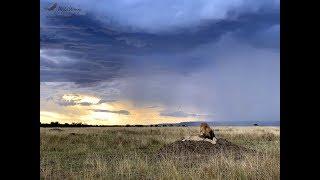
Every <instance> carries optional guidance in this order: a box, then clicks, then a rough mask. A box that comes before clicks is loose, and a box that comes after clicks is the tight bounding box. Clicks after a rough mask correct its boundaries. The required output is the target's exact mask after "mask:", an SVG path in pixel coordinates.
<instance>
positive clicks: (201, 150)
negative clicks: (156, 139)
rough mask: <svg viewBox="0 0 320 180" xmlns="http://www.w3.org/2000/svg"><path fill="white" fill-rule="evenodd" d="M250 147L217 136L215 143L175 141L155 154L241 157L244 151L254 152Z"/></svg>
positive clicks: (159, 155) (164, 155) (161, 155)
mask: <svg viewBox="0 0 320 180" xmlns="http://www.w3.org/2000/svg"><path fill="white" fill-rule="evenodd" d="M254 152H255V151H254V150H252V149H248V148H245V147H242V146H238V145H236V144H233V143H231V142H229V141H227V140H225V139H222V138H218V139H217V142H216V144H212V143H210V142H207V141H190V140H188V141H181V140H179V141H175V142H173V143H171V144H168V145H166V146H164V147H162V148H161V149H160V150H159V151H158V153H157V155H158V157H173V156H175V157H181V156H190V155H198V156H199V155H200V156H201V155H205V156H213V155H219V154H223V155H227V156H228V155H235V157H236V158H241V157H242V155H243V154H244V153H254Z"/></svg>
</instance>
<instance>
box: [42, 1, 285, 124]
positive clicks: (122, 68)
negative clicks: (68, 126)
mask: <svg viewBox="0 0 320 180" xmlns="http://www.w3.org/2000/svg"><path fill="white" fill-rule="evenodd" d="M56 2H57V5H58V6H71V7H75V8H79V9H81V11H83V12H84V14H81V15H76V16H73V17H64V16H53V17H48V16H47V13H48V12H46V10H45V9H44V8H45V7H47V6H48V5H49V4H50V3H49V1H44V0H42V1H41V20H40V74H41V84H40V86H41V102H43V103H42V105H41V109H42V110H43V111H45V112H46V113H44V114H46V116H48V113H47V112H49V109H50V112H51V111H52V112H55V113H62V114H63V113H67V111H66V109H71V108H75V107H78V108H84V107H87V108H89V109H96V110H94V111H95V113H98V114H99V112H100V114H103V112H105V114H106V113H111V114H112V113H113V114H117V113H118V114H121V115H125V116H128V117H131V116H132V117H133V116H135V114H143V113H144V112H143V113H142V111H143V110H145V111H146V113H147V112H149V114H148V113H147V114H148V115H150V116H151V115H152V116H155V115H157V117H158V118H165V117H167V118H171V117H172V118H173V117H176V118H180V120H181V121H183V120H184V118H192V119H203V120H213V119H219V120H252V119H257V120H279V118H280V62H279V61H280V58H279V57H280V55H279V54H280V53H279V41H280V40H279V30H280V26H279V1H270V0H262V1H253V0H233V1H212V0H199V1H178V0H163V1H156V2H155V1H149V0H133V1H132V0H131V1H128V0H110V1H95V3H93V2H92V1H84V0H80V1H56ZM70 94H73V95H79V96H80V95H81V96H88V97H98V98H99V101H95V100H94V99H90V98H89V100H88V99H87V101H84V100H79V99H77V98H79V97H74V99H72V98H71V99H68V100H66V99H63V98H62V97H63V96H64V95H70ZM122 102H130V103H131V104H132V107H131V106H130V107H131V108H133V107H134V108H138V109H139V110H137V109H136V111H139V113H137V112H133V111H131V110H130V109H128V108H126V107H124V106H121V107H117V108H115V109H108V108H105V109H100V108H98V107H95V108H92V107H91V106H99V105H101V104H112V103H122ZM50 103H51V104H50ZM53 104H55V105H53ZM56 105H57V107H56ZM80 106H81V107H80ZM141 109H143V110H141ZM98 111H99V112H98ZM151 111H152V113H150V112H151ZM86 113H89V112H87V111H86ZM49 114H50V113H49ZM75 114H76V111H74V112H72V117H74V116H75ZM51 115H52V114H51ZM73 115H74V116H73ZM61 117H62V116H61ZM63 117H64V116H63ZM97 118H101V117H100V115H97V116H95V119H97ZM135 118H141V119H145V118H143V117H141V116H140V115H139V116H135ZM151 119H152V118H151ZM161 120H163V121H165V120H164V119H161ZM171 120H172V119H171ZM175 120H177V119H175ZM152 121H154V118H153V120H152ZM150 123H152V122H150Z"/></svg>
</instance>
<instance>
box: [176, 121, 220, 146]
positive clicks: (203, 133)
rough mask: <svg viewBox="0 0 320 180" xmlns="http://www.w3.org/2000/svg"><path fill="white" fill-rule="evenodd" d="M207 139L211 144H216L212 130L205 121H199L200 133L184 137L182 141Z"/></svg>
mask: <svg viewBox="0 0 320 180" xmlns="http://www.w3.org/2000/svg"><path fill="white" fill-rule="evenodd" d="M187 140H188V141H208V142H210V143H212V144H216V141H217V139H216V137H215V134H214V132H213V130H212V129H211V128H210V126H209V125H208V124H207V123H201V125H200V135H196V136H188V137H187V138H184V139H183V140H182V141H187Z"/></svg>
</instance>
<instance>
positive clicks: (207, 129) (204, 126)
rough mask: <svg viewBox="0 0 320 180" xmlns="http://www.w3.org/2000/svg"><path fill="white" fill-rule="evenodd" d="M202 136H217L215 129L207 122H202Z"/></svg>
mask: <svg viewBox="0 0 320 180" xmlns="http://www.w3.org/2000/svg"><path fill="white" fill-rule="evenodd" d="M200 137H202V138H208V139H211V140H212V139H213V138H214V137H215V135H214V132H213V130H212V129H211V128H210V126H209V125H208V124H207V123H201V124H200Z"/></svg>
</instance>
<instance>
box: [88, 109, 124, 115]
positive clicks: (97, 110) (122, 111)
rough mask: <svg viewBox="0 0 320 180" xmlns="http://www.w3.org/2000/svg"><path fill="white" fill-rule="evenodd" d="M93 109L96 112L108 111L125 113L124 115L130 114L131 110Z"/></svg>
mask: <svg viewBox="0 0 320 180" xmlns="http://www.w3.org/2000/svg"><path fill="white" fill-rule="evenodd" d="M91 111H94V112H108V113H115V114H123V115H129V114H130V112H129V111H127V110H119V111H110V110H105V109H91Z"/></svg>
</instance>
